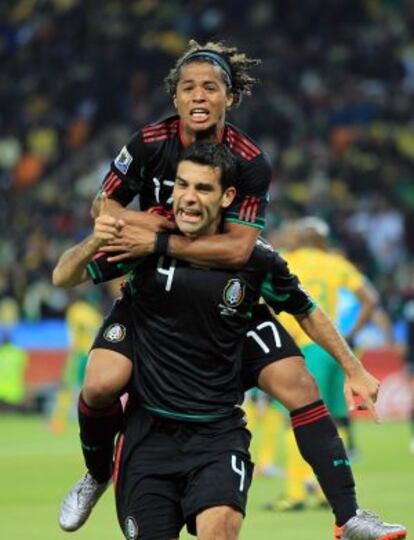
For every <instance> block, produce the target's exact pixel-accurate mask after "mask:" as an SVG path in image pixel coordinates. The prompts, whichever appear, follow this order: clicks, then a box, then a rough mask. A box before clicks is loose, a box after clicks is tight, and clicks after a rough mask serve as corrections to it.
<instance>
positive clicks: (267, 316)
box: [242, 304, 303, 390]
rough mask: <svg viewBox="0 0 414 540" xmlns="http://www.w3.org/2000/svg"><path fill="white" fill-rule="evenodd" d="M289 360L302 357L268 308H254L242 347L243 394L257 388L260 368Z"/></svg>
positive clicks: (260, 305)
mask: <svg viewBox="0 0 414 540" xmlns="http://www.w3.org/2000/svg"><path fill="white" fill-rule="evenodd" d="M291 356H302V357H303V354H302V353H301V351H300V349H299V347H298V346H297V345H296V343H295V342H294V340H293V338H291V336H290V335H289V334H288V332H287V331H286V330H285V329H284V328H283V326H282V325H281V324H280V322H279V321H278V320H277V319H276V318H275V317H274V316H273V315H272V314H271V312H270V310H269V308H268V307H267V306H266V305H265V304H258V305H256V306H255V307H254V309H253V318H252V320H251V323H250V328H249V330H248V331H247V333H246V338H245V343H244V347H243V361H242V384H243V388H244V390H249V389H250V388H253V387H254V386H257V385H258V382H257V381H258V378H259V375H260V372H261V370H262V369H263V368H264V367H266V366H267V365H269V364H272V363H273V362H277V361H278V360H283V359H284V358H289V357H291Z"/></svg>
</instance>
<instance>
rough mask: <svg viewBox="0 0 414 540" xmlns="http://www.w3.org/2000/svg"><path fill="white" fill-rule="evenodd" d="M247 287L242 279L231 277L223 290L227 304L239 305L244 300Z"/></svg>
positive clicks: (231, 305)
mask: <svg viewBox="0 0 414 540" xmlns="http://www.w3.org/2000/svg"><path fill="white" fill-rule="evenodd" d="M245 288H246V285H245V283H243V281H241V280H240V279H237V278H236V279H229V281H228V282H227V284H226V286H225V288H224V292H223V300H224V303H225V304H226V306H228V307H232V308H234V307H237V306H239V305H240V304H241V303H242V302H243V299H244V291H245Z"/></svg>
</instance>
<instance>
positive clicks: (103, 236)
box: [52, 193, 124, 288]
mask: <svg viewBox="0 0 414 540" xmlns="http://www.w3.org/2000/svg"><path fill="white" fill-rule="evenodd" d="M123 225H124V224H123V222H122V221H121V220H118V219H116V218H114V217H113V216H111V215H110V214H109V212H108V199H107V197H106V194H105V193H104V194H103V195H102V197H101V199H100V202H99V213H98V216H97V218H96V219H95V226H94V229H93V232H92V234H90V235H89V236H87V237H86V238H85V239H84V240H82V242H80V243H79V244H76V245H75V246H73V247H71V248H69V249H67V250H66V251H65V252H64V253H63V254H62V255H61V257H60V259H59V260H58V263H57V265H56V267H55V268H54V270H53V274H52V282H53V285H54V286H55V287H66V288H68V287H74V286H75V285H79V284H80V283H83V282H85V281H87V280H88V279H89V275H88V273H87V271H86V265H87V264H88V263H89V262H90V261H91V260H92V258H93V257H94V256H95V255H96V253H97V252H98V251H99V250H100V248H101V247H102V246H103V245H105V244H106V243H107V242H109V241H111V240H114V239H115V238H116V237H117V236H118V235H119V233H120V230H121V229H122V226H123Z"/></svg>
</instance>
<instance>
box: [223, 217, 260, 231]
mask: <svg viewBox="0 0 414 540" xmlns="http://www.w3.org/2000/svg"><path fill="white" fill-rule="evenodd" d="M225 221H230V222H231V223H240V225H248V226H249V227H255V228H256V229H259V230H260V231H262V230H263V229H264V224H263V225H259V224H258V223H249V222H248V221H240V219H233V218H225Z"/></svg>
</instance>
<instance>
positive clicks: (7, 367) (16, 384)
mask: <svg viewBox="0 0 414 540" xmlns="http://www.w3.org/2000/svg"><path fill="white" fill-rule="evenodd" d="M1 340H2V342H1V344H0V410H18V409H19V407H21V406H23V404H24V400H25V382H24V375H25V371H26V365H27V353H26V352H25V351H24V350H23V349H21V348H20V347H18V346H17V345H14V344H13V343H11V342H10V339H9V337H8V336H7V335H3V336H2V337H1Z"/></svg>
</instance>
